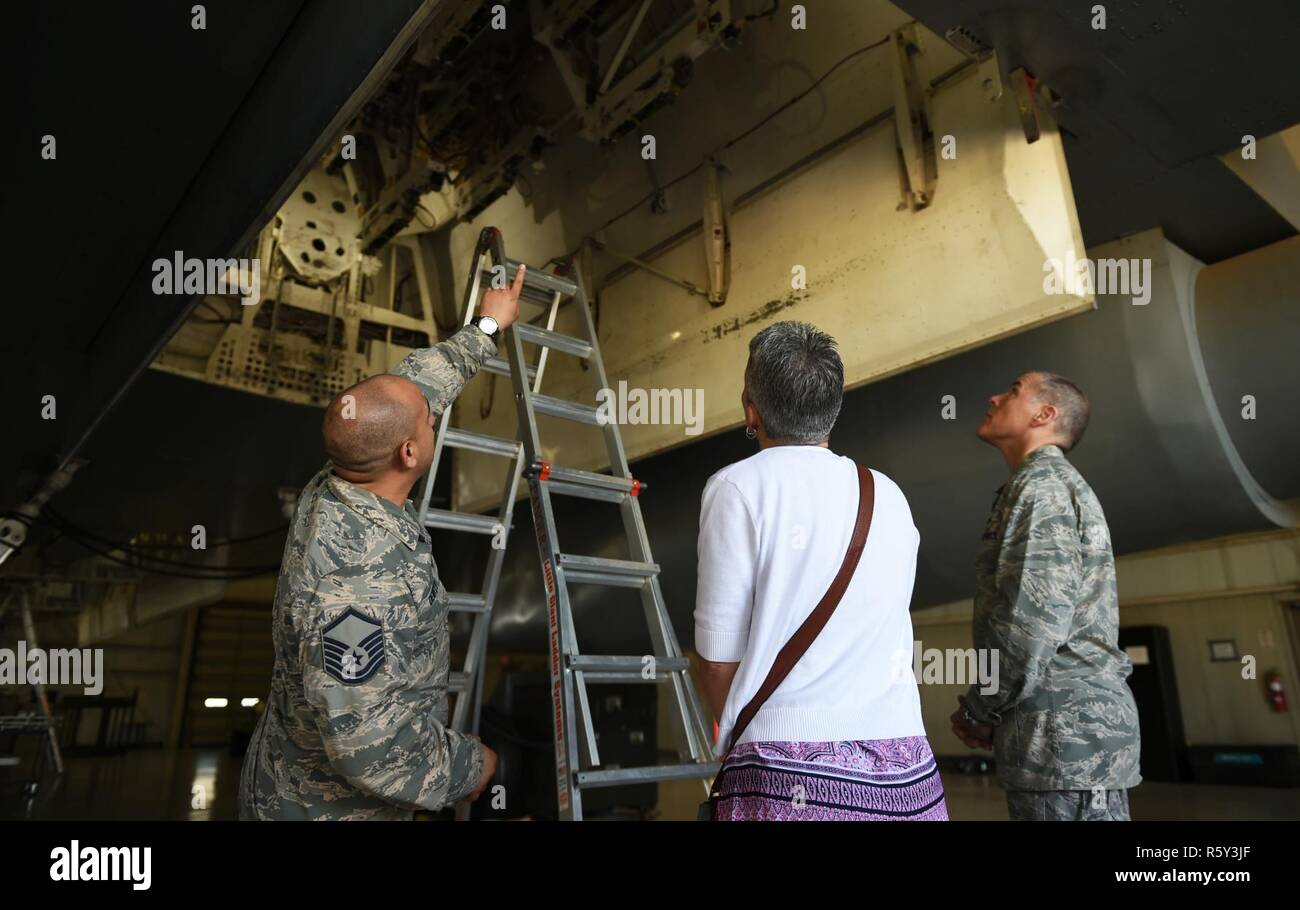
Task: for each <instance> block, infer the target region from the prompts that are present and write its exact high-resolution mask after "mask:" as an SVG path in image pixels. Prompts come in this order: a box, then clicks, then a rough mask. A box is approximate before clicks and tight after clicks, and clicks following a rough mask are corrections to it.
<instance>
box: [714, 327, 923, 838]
mask: <svg viewBox="0 0 1300 910" xmlns="http://www.w3.org/2000/svg"><path fill="white" fill-rule="evenodd" d="M843 395H844V365H843V363H842V362H841V361H840V356H839V354H838V353H837V351H836V350H835V340H834V339H833V338H831V337H830V336H829V335H827V334H825V333H824V332H820V331H818V330H817V329H816V328H815V327H813V326H811V325H808V324H806V323H801V322H778V323H776V324H775V325H772V326H770V327H768V328H767V329H764V330H763V331H762V332H759V333H758V334H757V335H756V336H754V338H753V339H752V340H751V341H750V344H749V362H748V364H747V365H746V367H745V387H744V392H743V394H742V395H741V403H742V404H743V406H744V409H745V434H746V435H747V436H748V437H749V438H751V439H756V440H757V441H758V448H759V451H758V453H757V454H755V455H752V456H750V457H749V458H746V459H744V460H743V461H739V462H737V463H735V464H732V465H728V466H727V467H725V468H723V469H722V470H721V471H718V472H717V473H716V474H714V475H713V476H712V477H711V478H709V482H708V483H707V484H706V485H705V488H704V497H703V504H702V508H701V514H700V538H699V579H698V588H697V596H696V603H695V647H696V650H697V651H698V652H699V654H700V656H701V657H702V658H703V673H702V684H703V690H704V694H705V697H706V699H707V700H708V702H709V706H710V708H711V709H712V710H713V714H714V717H716V718H718V723H719V735H718V747H717V748H718V752H719V754H721V755H724V756H725V757H724V760H723V763H722V769H721V771H720V772H719V774H718V777H717V779H716V780H715V781H714V786H713V795H712V798H711V800H710V802H711V817H712V818H714V819H717V820H726V821H741V820H822V819H825V820H831V819H834V820H887V819H888V820H896V819H905V820H946V819H947V817H948V812H947V806H946V803H945V801H944V794H943V782H942V780H941V779H940V777H939V772H938V768H937V766H936V764H935V759H934V755H933V753H932V752H931V751H930V744H929V741H928V740H927V739H926V736H925V728H924V726H923V724H922V722H921V704H920V697H919V695H918V693H917V689H916V680H915V677H914V676H913V673H912V648H913V644H912V642H913V639H912V622H911V616H910V614H909V613H908V607H909V604H910V602H911V598H912V583H913V580H914V578H915V575H916V553H917V546H918V544H919V543H920V535H919V534H918V533H917V530H916V527H915V525H914V524H913V523H912V514H911V510H910V509H909V508H908V505H907V500H906V499H905V498H904V496H903V493H902V491H901V490H899V488H898V486H897V485H896V484H895V483H894V482H893V481H892V480H890V479H889V478H888V477H886V476H885V475H884V474H881V473H880V472H879V471H874V470H868V469H866V468H862V469H859V468H858V466H857V465H855V464H854V462H853V461H852V459H849V458H845V457H843V456H841V455H836V454H835V453H834V452H832V451H831V450H830V447H829V437H830V433H831V428H832V427H833V426H834V425H835V419H836V418H837V417H838V416H839V412H840V404H841V401H842V400H843Z"/></svg>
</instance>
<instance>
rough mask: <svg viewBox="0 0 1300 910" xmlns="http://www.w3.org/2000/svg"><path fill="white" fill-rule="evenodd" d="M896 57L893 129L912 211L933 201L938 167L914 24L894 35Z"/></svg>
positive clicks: (919, 49)
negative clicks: (919, 64)
mask: <svg viewBox="0 0 1300 910" xmlns="http://www.w3.org/2000/svg"><path fill="white" fill-rule="evenodd" d="M893 43H894V52H895V55H896V58H895V61H894V63H895V65H894V67H893V75H894V128H895V131H896V133H897V136H898V151H899V154H900V156H901V157H902V159H903V181H904V190H905V192H906V194H907V201H908V204H909V205H910V206H911V208H912V210H913V211H917V210H918V209H923V208H925V207H926V206H928V205H929V204H930V202H931V201H932V200H933V199H934V189H935V183H936V182H937V180H938V176H939V165H938V161H937V160H936V157H935V154H936V153H935V147H934V134H933V130H932V129H931V126H930V104H929V99H928V97H927V95H926V92H925V87H924V86H923V85H922V83H921V79H920V76H919V75H918V73H917V70H916V60H915V57H916V55H917V54H920V53H923V49H922V48H921V45H920V41H919V39H918V37H917V33H916V26H915V24H913V23H909V24H908V25H905V26H903V27H902V28H900V29H898V30H897V31H895V32H894V34H893Z"/></svg>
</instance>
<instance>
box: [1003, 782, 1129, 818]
mask: <svg viewBox="0 0 1300 910" xmlns="http://www.w3.org/2000/svg"><path fill="white" fill-rule="evenodd" d="M1007 811H1008V812H1009V813H1010V815H1011V820H1012V821H1013V822H1126V821H1129V820H1130V819H1129V811H1128V791H1127V790H1100V789H1099V790H1008V791H1007Z"/></svg>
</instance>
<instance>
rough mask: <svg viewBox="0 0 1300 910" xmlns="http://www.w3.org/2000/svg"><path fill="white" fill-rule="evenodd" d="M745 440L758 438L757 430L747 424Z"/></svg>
mask: <svg viewBox="0 0 1300 910" xmlns="http://www.w3.org/2000/svg"><path fill="white" fill-rule="evenodd" d="M745 438H746V439H757V438H758V431H757V430H755V429H754V428H753V427H751V426H749V425H748V424H746V425H745Z"/></svg>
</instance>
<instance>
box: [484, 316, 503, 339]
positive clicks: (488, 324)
mask: <svg viewBox="0 0 1300 910" xmlns="http://www.w3.org/2000/svg"><path fill="white" fill-rule="evenodd" d="M478 327H479V328H480V329H482V330H483V332H484V333H485V334H488V335H495V334H496V333H497V330H498V329H499V328H501V327H500V326H499V325H497V321H496V320H495V319H493V318H492V317H491V316H481V317H479V321H478Z"/></svg>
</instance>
